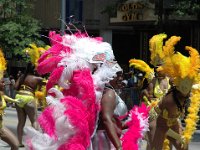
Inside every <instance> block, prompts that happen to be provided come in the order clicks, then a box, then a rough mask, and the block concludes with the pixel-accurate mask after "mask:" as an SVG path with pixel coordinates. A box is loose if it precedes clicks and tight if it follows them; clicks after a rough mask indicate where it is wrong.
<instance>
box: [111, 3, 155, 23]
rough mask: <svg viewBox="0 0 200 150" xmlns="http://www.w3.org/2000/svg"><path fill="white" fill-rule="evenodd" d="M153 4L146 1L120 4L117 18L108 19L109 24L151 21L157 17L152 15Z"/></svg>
mask: <svg viewBox="0 0 200 150" xmlns="http://www.w3.org/2000/svg"><path fill="white" fill-rule="evenodd" d="M154 8H155V3H150V2H148V1H146V2H145V3H144V1H139V0H138V1H133V2H130V1H128V2H127V3H124V4H121V5H120V6H119V7H118V9H117V17H116V18H110V22H111V23H117V22H134V21H148V20H149V21H153V20H156V19H157V17H156V16H155V15H154Z"/></svg>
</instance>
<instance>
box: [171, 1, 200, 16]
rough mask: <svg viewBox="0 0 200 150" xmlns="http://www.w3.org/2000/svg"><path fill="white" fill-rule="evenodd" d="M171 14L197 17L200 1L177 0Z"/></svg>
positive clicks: (199, 10)
mask: <svg viewBox="0 0 200 150" xmlns="http://www.w3.org/2000/svg"><path fill="white" fill-rule="evenodd" d="M173 13H174V14H175V15H178V16H185V15H199V13H200V1H199V0H178V1H176V3H175V6H174V11H173Z"/></svg>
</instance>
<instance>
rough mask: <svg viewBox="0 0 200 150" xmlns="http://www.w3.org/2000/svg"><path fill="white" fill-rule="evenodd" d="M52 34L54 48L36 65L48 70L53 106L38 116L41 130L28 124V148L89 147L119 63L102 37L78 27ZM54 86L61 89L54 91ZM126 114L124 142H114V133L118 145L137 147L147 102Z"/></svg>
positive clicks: (71, 149) (63, 149)
mask: <svg viewBox="0 0 200 150" xmlns="http://www.w3.org/2000/svg"><path fill="white" fill-rule="evenodd" d="M49 37H50V40H51V46H52V47H51V48H50V49H49V50H47V51H46V52H45V53H44V54H43V55H42V56H41V57H40V59H39V61H38V62H39V65H38V67H37V71H38V73H40V74H46V73H50V77H49V79H48V82H47V85H46V88H47V91H48V96H47V97H46V99H47V102H48V104H49V106H48V107H47V108H46V109H45V110H44V111H43V112H42V114H41V115H40V116H39V118H38V122H39V124H40V127H41V128H42V131H43V133H41V132H39V131H36V130H34V129H33V128H31V127H27V128H26V136H25V140H26V147H27V148H28V149H33V150H34V149H35V150H37V149H55V150H56V149H59V150H66V149H67V150H74V149H80V150H86V149H90V148H91V146H92V144H91V139H92V137H93V136H94V135H95V133H96V129H97V127H98V120H99V113H100V111H101V110H102V108H103V107H102V102H101V100H102V95H103V92H104V90H105V84H107V83H109V81H111V80H112V79H113V78H114V77H116V73H117V72H119V67H118V66H119V65H117V64H116V61H115V58H114V54H113V50H112V47H111V46H110V44H108V43H106V42H103V41H102V38H101V37H96V38H92V37H89V36H88V34H87V33H81V32H80V31H78V32H77V33H75V34H65V35H63V36H60V35H59V34H56V33H55V32H50V34H49ZM54 85H59V87H61V88H59V89H56V88H54ZM107 115H108V114H107ZM128 118H129V119H128V120H127V121H126V122H125V124H126V126H127V127H129V128H128V130H127V132H126V133H125V134H124V136H123V137H122V138H121V141H122V145H121V143H120V142H118V144H119V145H118V144H114V142H113V141H114V137H113V136H110V138H111V139H110V141H111V142H113V145H114V146H116V148H118V149H120V148H121V147H122V148H123V149H126V150H129V149H138V140H139V139H141V138H142V137H143V134H144V132H145V131H146V130H147V129H148V121H147V120H148V109H147V108H146V107H145V106H143V107H141V108H138V107H135V108H134V109H133V110H132V111H131V112H130V116H129V117H128ZM133 120H134V121H133ZM136 128H137V130H135V129H136ZM111 130H113V128H109V127H108V128H107V131H108V132H110V133H111V132H112V131H111ZM133 130H135V131H133ZM114 132H116V131H114ZM134 132H136V133H137V134H135V133H134ZM133 133H134V134H133ZM115 137H116V136H115Z"/></svg>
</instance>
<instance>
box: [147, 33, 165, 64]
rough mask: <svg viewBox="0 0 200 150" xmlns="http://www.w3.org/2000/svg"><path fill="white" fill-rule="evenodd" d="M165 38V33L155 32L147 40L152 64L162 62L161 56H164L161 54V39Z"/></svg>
mask: <svg viewBox="0 0 200 150" xmlns="http://www.w3.org/2000/svg"><path fill="white" fill-rule="evenodd" d="M165 38H167V35H166V34H163V33H161V34H157V35H154V36H153V37H152V38H151V39H150V40H149V50H150V52H151V56H150V57H151V61H150V63H151V64H152V65H153V66H157V65H159V64H162V58H163V56H164V54H163V40H164V39H165Z"/></svg>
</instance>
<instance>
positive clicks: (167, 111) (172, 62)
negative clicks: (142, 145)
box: [151, 46, 200, 150]
mask: <svg viewBox="0 0 200 150" xmlns="http://www.w3.org/2000/svg"><path fill="white" fill-rule="evenodd" d="M186 50H188V51H189V54H190V57H186V56H184V55H182V54H181V53H179V52H176V53H175V52H174V51H173V50H172V49H167V50H166V52H167V54H169V55H166V56H165V57H164V61H163V65H162V66H160V67H159V68H158V69H157V71H159V72H160V73H161V74H166V75H167V76H169V77H170V78H172V79H173V86H172V87H171V88H170V90H169V91H168V93H167V94H166V96H164V97H163V99H162V100H160V101H159V102H158V104H157V105H156V106H155V107H154V112H155V116H156V126H155V134H154V136H153V141H152V145H151V149H153V150H160V149H162V147H163V141H164V139H165V138H166V136H167V138H168V139H169V140H170V142H171V143H172V144H173V145H174V146H175V148H176V149H179V150H185V149H187V146H188V144H189V141H190V139H191V136H192V134H193V132H194V130H195V125H196V123H195V122H196V121H197V120H196V119H197V116H195V115H194V114H197V113H198V110H197V108H199V102H198V101H199V97H198V96H199V89H197V90H194V89H192V85H193V84H194V83H195V82H196V78H197V76H198V72H199V68H200V59H199V54H198V51H197V50H196V49H194V48H192V47H188V46H186ZM188 97H190V99H191V101H192V102H193V103H194V102H195V103H196V104H197V106H194V105H190V107H191V106H192V107H194V109H195V110H194V111H193V114H192V115H191V114H189V115H188V116H187V118H189V119H186V120H187V121H186V122H188V123H187V125H186V128H185V130H184V131H181V129H182V128H181V127H180V123H179V117H180V115H181V114H183V113H184V107H185V103H186V101H187V100H188ZM190 109H192V108H190ZM196 111H197V112H196ZM191 117H193V118H194V120H192V119H191ZM189 121H190V122H189ZM190 125H192V126H190ZM190 127H191V128H190Z"/></svg>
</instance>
